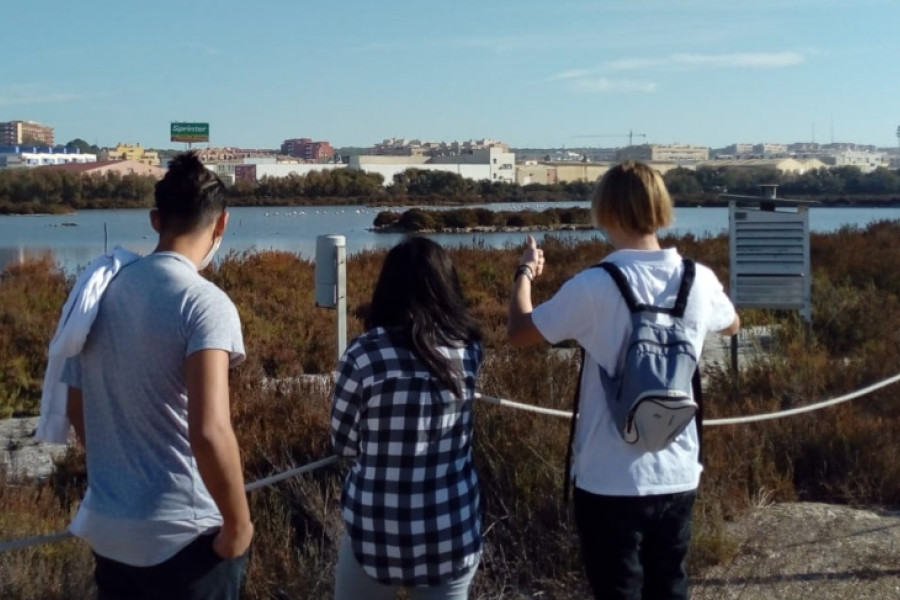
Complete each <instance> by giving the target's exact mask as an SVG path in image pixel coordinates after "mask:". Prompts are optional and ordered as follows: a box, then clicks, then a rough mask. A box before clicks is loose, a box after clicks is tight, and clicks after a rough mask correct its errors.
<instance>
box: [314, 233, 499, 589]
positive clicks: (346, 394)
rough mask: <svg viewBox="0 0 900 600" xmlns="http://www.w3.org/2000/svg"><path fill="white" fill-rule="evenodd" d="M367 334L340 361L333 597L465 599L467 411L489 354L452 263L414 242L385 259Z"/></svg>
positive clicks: (470, 563)
mask: <svg viewBox="0 0 900 600" xmlns="http://www.w3.org/2000/svg"><path fill="white" fill-rule="evenodd" d="M366 328H367V331H366V332H365V333H363V334H362V335H360V336H359V337H358V338H356V339H355V340H353V341H352V342H351V343H350V346H349V347H348V348H347V351H346V352H345V353H344V355H343V357H342V358H341V360H340V363H339V364H338V369H337V378H336V382H335V391H334V399H333V405H332V417H331V436H332V443H333V445H334V448H335V451H336V452H337V453H338V454H339V455H342V456H347V457H352V458H353V462H352V466H351V468H350V472H349V473H348V475H347V479H346V481H345V483H344V489H343V494H342V497H341V507H342V513H343V517H344V521H345V524H346V535H345V536H344V539H343V542H342V544H341V547H340V550H339V555H338V565H337V574H336V581H335V595H334V597H335V600H358V599H360V598H365V599H366V600H379V599H382V598H385V599H388V598H394V597H395V596H396V593H397V591H398V589H399V588H400V587H408V588H410V590H411V593H412V598H413V599H415V600H422V599H437V598H442V599H453V600H464V599H466V598H468V589H469V586H470V584H471V582H472V578H473V577H474V575H475V570H476V568H477V566H478V561H479V559H480V556H481V548H482V539H481V507H480V498H479V491H478V478H477V476H476V474H475V470H474V466H473V464H472V403H473V400H474V395H475V379H476V376H477V374H478V369H479V367H480V366H481V362H482V356H483V350H482V346H481V341H480V340H481V334H480V331H479V328H478V325H477V323H476V321H475V320H474V319H473V318H472V316H471V315H470V314H469V311H468V310H467V308H466V304H465V300H464V298H463V295H462V291H461V289H460V285H459V279H458V277H457V274H456V270H455V268H454V267H453V264H452V262H451V260H450V257H449V255H448V254H447V253H446V252H445V251H444V249H443V248H441V247H440V246H439V245H438V244H436V243H434V242H432V241H430V240H428V239H425V238H421V237H411V238H408V239H407V240H405V241H403V242H401V243H400V244H398V245H397V246H395V247H394V248H392V249H391V251H390V252H388V255H387V257H386V258H385V261H384V265H383V267H382V270H381V274H380V276H379V278H378V283H377V284H376V286H375V291H374V293H373V295H372V304H371V307H370V310H369V314H368V317H367V319H366Z"/></svg>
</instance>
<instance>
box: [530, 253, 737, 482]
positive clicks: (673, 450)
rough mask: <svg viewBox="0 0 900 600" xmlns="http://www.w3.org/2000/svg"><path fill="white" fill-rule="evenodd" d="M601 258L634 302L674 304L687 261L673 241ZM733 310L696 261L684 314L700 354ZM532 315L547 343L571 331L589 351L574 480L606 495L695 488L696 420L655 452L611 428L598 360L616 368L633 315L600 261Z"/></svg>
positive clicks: (697, 467)
mask: <svg viewBox="0 0 900 600" xmlns="http://www.w3.org/2000/svg"><path fill="white" fill-rule="evenodd" d="M605 260H606V261H607V262H612V263H614V264H615V265H616V266H617V267H619V269H621V270H622V272H623V273H624V274H625V277H626V279H627V280H628V283H629V285H630V286H631V289H632V290H633V291H634V294H635V296H636V297H637V300H638V302H641V303H647V304H653V305H656V306H665V307H671V306H673V305H674V304H675V297H676V295H677V293H678V288H679V286H680V284H681V275H682V273H683V272H684V269H683V266H682V259H681V256H680V255H679V254H678V252H677V251H676V250H675V249H674V248H668V249H665V250H618V251H616V252H613V253H612V254H610V255H609V256H608V257H606V259H605ZM734 317H735V311H734V306H733V305H732V303H731V300H729V298H728V296H727V295H726V294H725V292H724V290H723V288H722V284H721V283H719V280H718V279H717V278H716V276H715V274H714V273H713V272H712V271H711V270H710V269H709V268H708V267H705V266H703V265H700V264H698V265H697V272H696V276H695V278H694V284H693V286H692V287H691V291H690V294H689V295H688V302H687V308H686V310H685V314H684V326H685V329H686V331H687V333H688V335H689V336H690V339H691V341H692V342H693V344H694V348H695V350H696V352H697V356H699V355H700V352H701V351H702V349H703V340H704V338H705V337H706V335H707V333H708V332H715V331H721V330H722V329H725V328H726V327H728V326H729V325H731V323H732V322H733V321H734ZM657 318H659V319H669V318H671V317H669V316H668V315H658V316H657ZM532 320H533V322H534V324H535V326H536V327H537V329H538V331H540V332H541V335H543V336H544V338H545V339H546V340H547V341H549V342H550V343H553V344H556V343H559V342H562V341H564V340H570V339H573V340H576V341H577V342H578V343H579V344H580V345H581V346H582V347H583V348H584V349H585V350H586V351H587V355H586V357H585V366H584V373H583V374H582V378H581V384H580V385H581V400H580V408H579V417H578V426H577V428H576V432H575V445H574V455H575V462H574V465H573V468H572V475H573V477H574V478H575V480H576V486H577V487H579V488H581V489H583V490H585V491H587V492H590V493H592V494H600V495H606V496H645V495H654V494H671V493H678V492H686V491H690V490H694V489H696V488H697V485H698V484H699V482H700V472H701V470H702V466H701V465H700V463H699V461H698V450H699V442H698V438H697V428H696V424H695V422H692V423H691V424H690V425H689V426H688V428H687V429H686V430H685V431H684V432H683V433H682V434H681V435H680V436H678V437H677V438H676V439H675V440H674V441H673V442H672V443H671V444H669V445H668V446H667V447H666V448H664V449H663V450H660V451H658V452H645V451H643V450H641V449H640V448H637V447H636V446H634V445H631V444H628V443H626V442H625V441H624V440H623V439H622V437H621V435H620V434H619V433H618V431H617V430H616V428H615V425H614V423H613V420H612V415H611V414H610V412H609V408H608V406H607V403H606V398H605V396H604V392H603V386H602V384H601V383H600V374H599V370H598V366H597V365H598V364H600V365H602V366H603V368H604V369H606V370H607V372H609V373H613V372H615V371H616V363H617V361H618V360H619V355H620V353H621V350H622V347H623V345H624V342H625V338H626V335H628V334H629V333H630V329H631V322H630V315H629V312H628V307H627V306H626V304H625V301H624V299H623V298H622V296H621V294H620V293H619V289H618V288H617V287H616V284H615V282H614V281H613V280H612V278H611V277H610V276H609V274H608V273H607V272H606V271H604V270H603V269H587V270H585V271H582V272H581V273H579V274H577V275H576V276H575V277H573V278H572V279H570V280H569V281H567V282H566V283H565V284H564V285H563V286H562V287H561V288H560V290H559V291H558V292H557V293H556V295H555V296H553V298H551V299H550V300H548V301H547V302H545V303H544V304H541V305H540V306H538V307H537V308H535V309H534V312H533V313H532Z"/></svg>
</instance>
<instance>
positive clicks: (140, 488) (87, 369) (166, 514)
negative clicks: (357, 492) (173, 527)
mask: <svg viewBox="0 0 900 600" xmlns="http://www.w3.org/2000/svg"><path fill="white" fill-rule="evenodd" d="M206 349H220V350H225V351H227V352H228V353H229V355H230V358H231V366H234V365H236V364H238V363H239V362H241V361H242V360H243V359H244V342H243V338H242V335H241V323H240V319H239V318H238V314H237V309H236V308H235V306H234V304H233V303H232V302H231V300H230V299H229V298H228V296H227V295H226V294H225V293H224V292H223V291H222V290H220V289H219V288H218V287H216V286H215V285H214V284H212V283H211V282H209V281H207V280H206V279H204V278H203V277H202V276H201V275H200V274H199V273H198V272H197V269H196V267H195V266H194V264H193V263H191V262H190V261H189V260H188V259H187V258H186V257H184V256H182V255H180V254H177V253H174V252H157V253H154V254H150V255H149V256H146V257H144V258H142V259H140V260H138V261H137V262H135V263H133V264H131V265H129V266H128V267H126V268H124V269H123V270H122V271H121V272H120V273H119V274H118V276H117V277H116V278H115V279H114V280H113V281H112V282H111V283H110V285H109V288H108V289H107V291H106V293H105V294H104V296H103V299H102V300H101V304H100V310H99V312H98V314H97V318H96V320H95V321H94V324H93V326H92V328H91V332H90V334H89V335H88V339H87V342H86V344H85V346H84V349H83V350H82V352H81V354H80V355H78V356H76V357H74V358H72V359H69V360H68V361H67V363H66V367H65V370H64V372H63V377H62V380H63V382H64V383H66V384H68V385H70V386H72V387H76V388H80V389H81V390H82V394H83V397H84V426H85V437H86V441H87V469H88V479H89V484H90V494H89V495H88V497H87V498H86V500H85V504H88V505H89V506H87V507H86V508H88V509H89V510H90V511H92V512H93V513H96V514H98V515H104V516H107V517H114V518H122V519H133V520H193V519H202V518H206V517H210V516H217V515H218V514H219V511H218V509H217V508H216V505H215V503H214V502H213V499H212V497H211V496H210V495H209V492H208V491H207V489H206V486H205V485H204V484H203V480H202V479H201V478H200V474H199V472H198V471H197V463H196V461H195V460H194V456H193V453H192V452H191V446H190V441H189V438H188V399H187V387H186V382H185V375H184V363H185V359H186V358H187V357H188V356H189V355H191V354H192V353H194V352H196V351H198V350H206Z"/></svg>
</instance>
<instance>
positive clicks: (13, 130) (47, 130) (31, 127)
mask: <svg viewBox="0 0 900 600" xmlns="http://www.w3.org/2000/svg"><path fill="white" fill-rule="evenodd" d="M20 144H24V145H28V146H52V145H53V128H52V127H48V126H46V125H41V124H40V123H37V122H35V121H6V122H5V123H0V146H16V145H20Z"/></svg>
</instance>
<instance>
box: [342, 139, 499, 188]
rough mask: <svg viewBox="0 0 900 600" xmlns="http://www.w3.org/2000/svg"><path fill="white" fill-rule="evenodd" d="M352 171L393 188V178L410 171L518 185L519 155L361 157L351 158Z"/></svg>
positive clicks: (480, 151) (489, 152) (481, 152)
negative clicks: (372, 176)
mask: <svg viewBox="0 0 900 600" xmlns="http://www.w3.org/2000/svg"><path fill="white" fill-rule="evenodd" d="M350 168H351V169H357V170H360V171H365V172H366V173H378V174H380V175H381V176H382V177H384V185H390V184H391V183H393V181H394V177H395V176H396V175H399V174H401V173H403V172H404V171H406V170H407V169H421V170H423V171H447V172H450V173H456V174H457V175H460V176H461V177H465V178H466V179H473V180H475V181H485V180H486V181H497V182H504V183H515V181H516V155H515V154H514V153H512V152H508V151H506V148H505V146H494V147H490V148H482V149H476V150H472V151H471V152H469V153H466V154H461V155H452V156H451V155H448V156H425V155H422V154H414V155H409V156H398V155H395V156H391V155H360V156H351V157H350Z"/></svg>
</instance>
